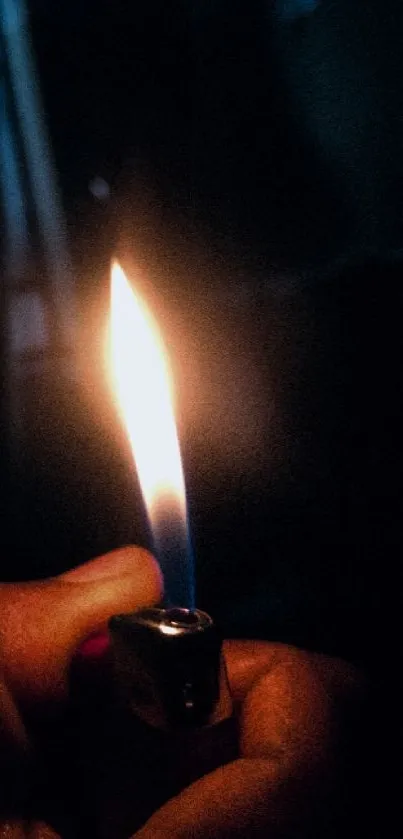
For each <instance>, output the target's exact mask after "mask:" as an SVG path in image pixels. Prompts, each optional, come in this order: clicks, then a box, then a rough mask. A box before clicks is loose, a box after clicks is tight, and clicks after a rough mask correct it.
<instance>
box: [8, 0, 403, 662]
mask: <svg viewBox="0 0 403 839" xmlns="http://www.w3.org/2000/svg"><path fill="white" fill-rule="evenodd" d="M30 6H31V31H32V36H33V43H34V47H35V52H36V58H37V64H38V69H39V75H40V81H41V88H42V94H43V98H44V103H45V110H46V115H47V123H48V128H49V131H50V136H51V140H52V144H53V149H54V154H55V160H56V165H57V171H58V173H59V179H60V184H61V187H62V194H63V201H64V206H65V212H66V219H67V224H68V231H69V237H70V245H71V250H72V255H73V260H74V266H75V274H76V278H77V300H78V303H79V306H78V308H79V319H78V332H77V334H78V337H77V346H78V349H79V357H80V359H81V363H82V366H81V368H80V371H81V372H80V375H79V376H78V377H77V376H76V377H74V376H73V375H69V374H66V373H65V371H64V372H63V374H62V375H60V371H56V373H53V374H52V375H50V374H48V375H46V376H45V375H43V374H42V375H40V374H37V375H36V376H34V375H31V376H28V377H27V378H26V379H25V380H24V384H23V387H22V388H21V390H22V394H23V397H22V401H21V404H22V408H21V417H22V423H21V424H22V427H23V432H22V440H23V443H22V445H21V442H20V443H19V454H18V457H17V456H15V453H14V454H12V455H11V456H7V454H5V461H6V464H7V463H8V467H9V468H8V469H7V468H6V466H5V468H4V470H3V473H4V476H5V479H4V488H5V494H4V497H5V502H4V505H3V512H4V516H3V519H4V522H3V525H2V534H3V540H2V541H3V545H2V556H3V577H4V579H27V578H32V577H41V576H46V575H47V574H49V573H57V572H58V571H61V570H63V569H65V568H67V567H70V566H71V565H73V564H75V563H76V562H78V561H83V560H85V559H87V558H89V557H90V556H93V555H96V554H98V553H100V552H103V551H105V550H108V549H110V548H113V547H116V546H117V545H119V544H123V543H125V542H128V541H138V542H142V543H144V544H146V543H147V531H146V528H145V524H144V515H143V512H142V509H141V503H140V500H139V493H138V488H137V486H136V484H135V481H134V480H133V475H132V469H131V465H130V457H129V455H128V452H127V446H126V443H125V440H124V436H123V433H122V432H121V431H120V430H119V426H118V424H117V420H116V417H115V412H114V409H113V405H112V404H111V401H110V397H109V394H108V391H107V388H106V385H105V384H104V373H103V369H102V365H101V363H100V356H101V338H100V334H101V329H102V323H103V321H102V318H103V317H104V314H105V312H106V309H107V286H108V264H109V259H110V256H111V254H113V253H122V254H123V255H124V257H125V258H126V261H127V262H128V263H129V264H130V262H132V263H133V264H135V265H136V266H140V267H141V269H142V270H143V271H144V272H145V277H146V278H145V279H144V280H142V282H143V283H144V285H145V288H146V290H148V293H149V295H150V296H151V298H152V299H153V300H154V299H155V307H156V312H157V313H159V314H160V318H162V320H163V324H164V330H165V334H166V335H167V336H168V344H169V347H170V352H171V354H172V358H173V361H174V367H175V369H176V370H177V382H178V390H179V393H180V396H179V403H180V422H181V440H182V445H183V451H184V460H185V469H186V477H187V484H188V493H189V503H190V515H191V525H192V535H193V541H194V547H195V555H196V557H197V579H198V601H199V605H200V606H202V607H205V608H207V609H209V610H210V611H211V612H212V613H213V614H214V615H216V616H218V615H219V614H220V615H221V620H222V623H223V628H224V630H225V631H226V632H228V633H231V634H235V635H249V636H259V637H267V638H273V639H280V640H284V641H291V642H293V643H297V644H300V645H305V646H308V647H312V648H314V649H318V650H323V651H326V652H332V653H337V654H342V655H344V656H346V657H347V658H351V659H352V660H355V661H358V662H365V663H366V664H369V665H372V666H374V667H375V669H377V668H379V667H380V661H381V660H382V659H384V651H385V647H386V646H387V645H389V642H390V639H391V638H393V637H394V633H395V632H396V627H395V626H393V627H392V620H391V618H392V619H393V618H394V616H395V614H396V605H397V604H396V590H397V585H398V580H399V572H398V569H399V560H400V554H401V546H402V532H401V521H402V515H401V514H402V511H401V479H400V474H401V465H402V464H401V442H400V435H401V419H402V418H401V412H400V400H401V331H402V330H401V324H402V291H401V276H402V267H401V261H400V249H401V247H402V241H401V239H402V236H401V224H402V199H401V195H402V175H403V164H402V160H403V155H402V149H403V142H402V141H403V121H402V116H401V114H402V105H403V96H402V94H403V72H402V70H403V68H402V59H401V57H400V53H401V39H402V34H403V11H402V7H401V4H400V3H399V2H398V1H397V0H395V1H394V2H393V0H384V2H383V3H382V4H379V3H378V2H376V1H375V0H371V2H369V0H368V2H366V3H365V4H363V3H361V2H358V0H357V2H352V0H338V2H337V1H336V0H333V2H332V1H331V0H323V2H319V3H318V4H316V8H313V7H314V6H315V4H314V3H305V4H304V3H303V2H300V3H298V2H294V3H292V2H289V3H286V2H283V3H282V2H277V3H270V2H268V0H267V2H257V0H248V2H244V0H236V2H235V1H234V2H232V3H231V4H229V3H226V2H224V0H221V2H215V3H213V2H201V0H200V2H198V3H193V4H189V3H187V2H185V0H183V2H178V0H176V2H174V3H169V4H168V3H165V2H163V0H149V2H147V3H145V2H144V3H137V2H131V3H130V2H128V0H126V2H124V0H114V2H113V3H112V2H107V0H101V1H100V0H97V2H95V0H94V2H93V0H85V2H84V0H81V2H80V3H78V2H70V3H68V4H63V5H62V8H59V6H58V7H57V11H56V9H55V8H54V5H53V4H51V3H46V2H45V0H43V1H42V2H35V0H31V3H30ZM305 12H306V13H305ZM97 175H98V176H101V177H102V178H104V179H105V180H106V181H107V182H108V184H109V185H110V198H109V199H108V200H107V201H106V200H105V201H100V200H97V199H96V198H95V197H94V196H93V195H92V194H91V192H90V190H89V184H90V182H91V180H92V179H93V178H94V177H95V176H97ZM39 258H40V256H39V255H38V259H39ZM6 416H7V411H6V410H5V417H6ZM4 428H5V434H4V440H5V446H4V452H7V451H11V450H12V445H13V443H15V440H14V439H13V438H14V437H16V431H15V429H14V430H13V428H11V433H10V430H9V433H8V435H7V433H6V432H7V423H6V421H5V422H4Z"/></svg>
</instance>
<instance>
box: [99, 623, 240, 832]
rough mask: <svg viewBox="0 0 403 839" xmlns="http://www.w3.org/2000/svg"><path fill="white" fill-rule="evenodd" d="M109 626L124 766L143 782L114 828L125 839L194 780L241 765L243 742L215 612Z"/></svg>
mask: <svg viewBox="0 0 403 839" xmlns="http://www.w3.org/2000/svg"><path fill="white" fill-rule="evenodd" d="M109 628H110V633H111V638H112V650H113V661H114V669H115V676H116V687H117V704H116V705H115V711H114V712H115V714H116V715H117V720H118V721H119V722H118V727H119V730H120V734H119V737H118V739H119V740H121V741H124V750H123V751H121V761H122V762H123V766H124V765H126V767H128V765H129V767H128V768H129V775H130V777H133V772H134V775H135V777H136V781H135V785H134V788H133V790H132V793H131V795H130V800H131V801H132V802H133V808H132V810H131V812H130V813H129V815H128V816H126V817H125V822H124V823H123V824H121V825H120V830H119V825H116V822H115V823H114V831H115V833H114V835H116V836H118V835H121V836H124V834H125V830H127V829H130V831H132V832H133V830H135V829H138V828H139V827H140V826H141V825H143V824H144V823H145V822H146V820H147V819H148V818H149V817H150V816H151V815H152V813H153V812H154V811H155V810H157V809H158V808H159V807H160V806H161V805H162V804H164V803H165V802H166V801H167V800H168V799H170V798H172V797H174V796H175V795H177V794H178V793H179V792H180V791H181V790H182V789H184V788H185V787H187V786H188V785H189V784H191V783H192V782H193V781H195V780H197V779H199V778H201V777H202V776H203V775H205V774H206V773H208V772H211V771H213V770H214V769H216V768H217V767H218V766H221V765H223V764H225V763H228V762H229V761H231V760H235V759H236V757H237V751H238V745H237V744H238V737H237V726H236V721H235V717H234V714H233V704H232V699H231V695H230V690H229V686H228V680H227V673H226V667H225V660H224V656H223V653H222V644H221V639H220V637H219V634H218V632H217V630H216V627H215V625H214V623H213V621H212V619H211V617H210V616H209V615H207V614H206V613H205V612H202V611H200V610H196V609H194V610H190V609H184V608H170V609H163V608H155V609H143V610H141V611H138V612H132V613H129V614H123V615H117V616H115V617H113V618H112V619H111V621H110V623H109ZM129 744H130V746H129ZM116 746H117V741H116V739H115V742H114V749H115V748H116ZM123 774H124V772H123ZM119 775H120V776H121V777H122V772H119ZM119 792H120V793H123V794H124V793H125V791H124V790H122V789H120V791H119V789H116V796H117V797H116V798H115V801H116V802H118V799H119ZM127 792H128V791H126V794H127ZM133 799H134V800H133ZM121 803H122V802H120V806H121ZM105 835H109V834H108V833H106V834H105Z"/></svg>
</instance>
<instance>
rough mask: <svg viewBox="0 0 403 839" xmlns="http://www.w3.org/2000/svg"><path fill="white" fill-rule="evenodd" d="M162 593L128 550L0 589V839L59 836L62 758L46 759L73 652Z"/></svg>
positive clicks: (146, 561)
mask: <svg viewBox="0 0 403 839" xmlns="http://www.w3.org/2000/svg"><path fill="white" fill-rule="evenodd" d="M161 592H162V580H161V574H160V570H159V568H158V566H157V563H156V562H155V560H154V559H153V558H152V557H151V555H150V554H149V553H148V552H147V551H145V550H143V549H141V548H133V547H127V548H122V549H120V550H117V551H114V552H112V553H110V554H107V555H105V556H103V557H100V558H98V559H96V560H91V561H90V562H88V563H86V564H85V565H83V566H80V567H79V568H77V569H74V570H73V571H70V572H68V573H66V574H64V575H62V576H60V577H56V578H52V579H49V580H44V581H41V582H32V583H18V584H14V583H11V584H9V583H5V584H0V837H3V836H4V837H7V839H22V837H26V836H29V837H30V839H34V837H35V839H39V837H41V839H42V836H43V837H46V839H47V837H54V836H56V835H57V833H56V832H54V830H53V829H52V827H51V826H50V825H51V824H52V823H53V824H54V823H57V825H59V824H60V823H62V824H64V823H65V822H66V817H67V820H68V814H66V811H65V809H64V807H63V804H64V802H63V801H62V798H63V790H60V796H59V798H60V800H56V797H55V793H56V794H57V781H58V780H60V779H61V778H62V777H63V771H62V769H63V761H64V755H63V753H60V754H57V749H55V750H52V755H53V756H55V755H56V756H55V760H54V762H52V765H50V766H47V765H46V759H47V755H48V745H49V743H57V742H58V739H59V733H60V732H59V729H60V725H61V720H63V718H64V714H65V710H66V707H67V705H68V700H69V671H70V665H71V661H72V658H73V656H74V653H75V650H76V649H77V647H78V646H79V645H80V644H81V642H82V641H83V640H84V639H85V638H86V637H87V636H88V635H89V634H90V633H92V632H93V631H96V630H98V629H101V628H103V627H104V626H105V625H106V622H107V620H108V619H109V617H110V616H111V615H113V614H114V613H116V612H122V611H131V610H133V609H137V608H142V607H144V606H150V605H154V604H156V603H158V601H159V600H160V598H161ZM53 778H54V779H55V781H56V783H55V784H54V785H53V784H52V789H51V791H50V790H49V781H51V780H52V779H53ZM61 811H62V812H61ZM69 830H70V825H69ZM72 835H75V833H74V826H73V832H72Z"/></svg>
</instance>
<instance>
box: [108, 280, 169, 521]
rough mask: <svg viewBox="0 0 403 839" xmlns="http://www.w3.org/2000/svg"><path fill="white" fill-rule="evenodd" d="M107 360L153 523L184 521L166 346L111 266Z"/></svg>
mask: <svg viewBox="0 0 403 839" xmlns="http://www.w3.org/2000/svg"><path fill="white" fill-rule="evenodd" d="M109 337H110V345H109V361H110V364H111V372H112V378H113V387H114V392H115V394H116V398H117V401H118V404H119V408H120V411H121V413H122V416H123V420H124V423H125V426H126V428H127V432H128V435H129V439H130V443H131V447H132V451H133V456H134V459H135V462H136V467H137V472H138V476H139V480H140V485H141V489H142V492H143V496H144V500H145V503H146V506H147V510H148V514H149V517H150V520H151V524H152V526H153V527H154V525H155V524H157V525H158V521H157V520H158V517H159V516H160V515H165V516H166V515H167V514H168V516H169V515H173V517H174V518H175V517H177V516H178V514H179V516H180V517H181V519H182V521H183V523H184V525H185V522H186V510H185V487H184V477H183V471H182V463H181V457H180V450H179V442H178V436H177V432H176V425H175V418H174V411H173V395H172V386H171V377H170V372H169V364H168V359H167V355H166V350H165V348H164V345H163V341H162V338H161V335H160V333H159V330H158V327H157V325H156V323H155V322H154V320H153V318H152V317H151V315H150V312H149V311H148V310H147V307H146V305H145V304H144V302H143V301H142V300H141V298H140V297H139V296H138V294H137V293H136V292H135V291H134V290H133V289H132V287H131V286H130V284H129V282H128V280H127V279H126V276H125V274H124V272H123V270H122V268H121V267H120V265H119V264H118V263H114V264H113V266H112V305H111V320H110V336H109Z"/></svg>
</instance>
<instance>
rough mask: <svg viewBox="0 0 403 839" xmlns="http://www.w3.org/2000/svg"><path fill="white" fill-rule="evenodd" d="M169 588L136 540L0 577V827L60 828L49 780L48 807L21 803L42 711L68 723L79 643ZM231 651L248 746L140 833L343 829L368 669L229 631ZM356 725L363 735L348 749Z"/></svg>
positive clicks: (3, 831)
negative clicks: (24, 577) (7, 579)
mask: <svg viewBox="0 0 403 839" xmlns="http://www.w3.org/2000/svg"><path fill="white" fill-rule="evenodd" d="M161 592H162V579H161V574H160V571H159V568H158V566H157V564H156V562H155V560H154V559H153V558H152V556H151V555H150V554H148V553H147V552H146V551H144V550H142V549H140V548H134V547H128V548H124V549H121V550H119V551H114V552H113V553H111V554H108V555H106V556H105V557H101V558H99V559H97V560H93V561H91V562H90V563H87V565H86V566H82V567H81V568H80V569H76V570H75V571H73V572H69V573H68V574H65V575H63V576H61V577H59V578H54V579H50V580H47V581H44V582H39V583H37V582H36V583H24V584H3V585H0V674H1V681H0V777H1V774H3V778H5V779H8V783H7V784H6V786H5V789H6V794H5V796H4V790H3V797H4V800H3V799H2V798H1V794H0V808H1V811H0V837H4V839H5V837H7V839H20V837H30V838H31V839H54V837H57V836H59V835H60V833H57V832H55V831H54V829H53V828H52V827H51V826H50V825H51V823H53V821H52V816H51V815H49V817H47V816H46V789H45V791H44V793H42V798H43V795H44V798H43V800H44V801H45V804H44V808H43V806H42V811H41V812H40V813H38V814H36V813H35V803H34V805H32V804H31V810H30V812H28V813H27V812H23V809H21V812H20V811H19V809H18V808H19V806H20V805H19V802H18V796H17V798H16V799H15V800H14V799H13V782H12V778H13V777H14V774H15V776H16V777H18V778H20V779H21V778H24V779H25V780H26V783H27V785H28V787H29V784H30V783H31V781H32V780H33V779H34V778H36V777H37V776H38V775H40V771H41V769H40V766H41V757H42V755H41V736H40V734H39V737H38V731H39V732H40V731H41V729H40V726H39V727H38V722H37V721H38V719H40V718H41V715H42V717H43V718H45V717H46V720H47V726H48V728H49V727H50V729H51V728H52V725H54V726H55V729H56V728H57V726H60V719H61V717H60V714H61V709H64V710H65V708H66V706H67V704H68V701H69V699H68V697H69V693H68V690H69V668H70V665H71V661H72V658H73V656H74V652H75V650H76V649H77V647H78V646H79V645H80V643H81V642H82V641H83V640H84V639H85V638H86V637H87V636H88V635H89V634H90V633H91V632H93V631H94V630H97V629H99V628H101V627H103V626H105V623H106V621H107V619H108V618H109V617H110V615H112V614H114V613H116V612H123V611H125V610H132V609H135V608H140V607H143V606H146V605H153V604H156V603H158V602H159V600H160V598H161ZM225 655H226V661H227V668H228V674H229V680H230V684H231V690H232V694H233V697H234V701H235V706H236V711H237V714H238V718H239V723H240V758H239V759H238V760H236V761H234V762H232V763H231V764H228V765H227V766H224V767H220V768H219V769H217V770H215V771H214V772H212V773H211V774H210V775H207V776H205V777H204V778H202V779H201V780H199V781H197V782H196V783H194V784H192V785H191V786H190V787H188V788H187V789H186V790H184V791H183V792H182V793H181V794H180V795H179V796H178V797H177V798H174V799H172V800H171V801H169V802H168V803H167V804H165V805H164V806H163V807H162V808H161V809H160V810H159V811H158V812H156V813H155V814H154V815H153V816H152V817H151V819H149V821H148V822H147V824H146V825H145V826H144V827H143V828H142V829H141V830H140V831H138V832H137V833H136V834H135V836H136V837H137V839H158V837H162V836H164V837H167V836H169V837H171V839H185V837H189V839H190V837H191V839H199V837H200V839H205V838H206V837H212V836H214V837H237V836H243V837H254V836H270V837H280V836H281V837H286V836H289V837H293V836H298V837H302V836H305V835H307V836H308V835H309V836H313V835H315V830H316V831H318V829H319V834H318V835H321V834H320V830H321V829H323V830H324V833H323V835H326V836H329V837H330V836H333V835H336V834H337V835H339V833H338V830H339V828H340V825H341V824H343V806H342V805H341V786H342V785H341V784H340V779H341V778H343V777H344V775H345V769H346V767H347V765H350V766H351V764H352V761H353V762H354V739H355V732H356V731H357V730H358V728H357V725H358V724H357V720H358V719H360V718H362V709H363V707H364V706H365V695H366V690H365V687H364V684H363V680H362V678H361V676H360V675H359V674H358V673H357V672H356V671H355V669H354V668H353V667H351V666H350V665H348V664H346V663H344V662H342V661H340V660H336V659H330V658H327V657H325V656H321V655H316V654H312V653H308V652H304V651H301V650H298V649H295V648H292V647H287V646H284V645H282V644H269V643H266V642H262V641H227V642H225ZM35 726H36V730H35ZM347 730H349V731H350V730H352V731H353V736H352V739H351V741H350V742H349V744H348V747H347V750H346V745H345V740H346V737H345V732H346V731H347ZM33 734H34V735H35V736H33ZM34 744H35V745H34ZM61 759H62V757H61V756H60V760H61ZM57 761H58V758H57V755H56V757H54V765H53V764H52V766H51V767H50V769H51V772H52V774H54V775H55V776H57V774H58V771H59V770H58V766H57ZM13 773H14V774H13ZM10 779H11V781H10ZM7 790H11V791H10V792H7ZM21 806H22V805H21ZM344 806H345V804H344ZM43 809H44V812H45V818H44V817H43ZM304 831H305V832H304ZM332 831H334V832H333V833H332ZM62 833H63V832H62Z"/></svg>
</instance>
